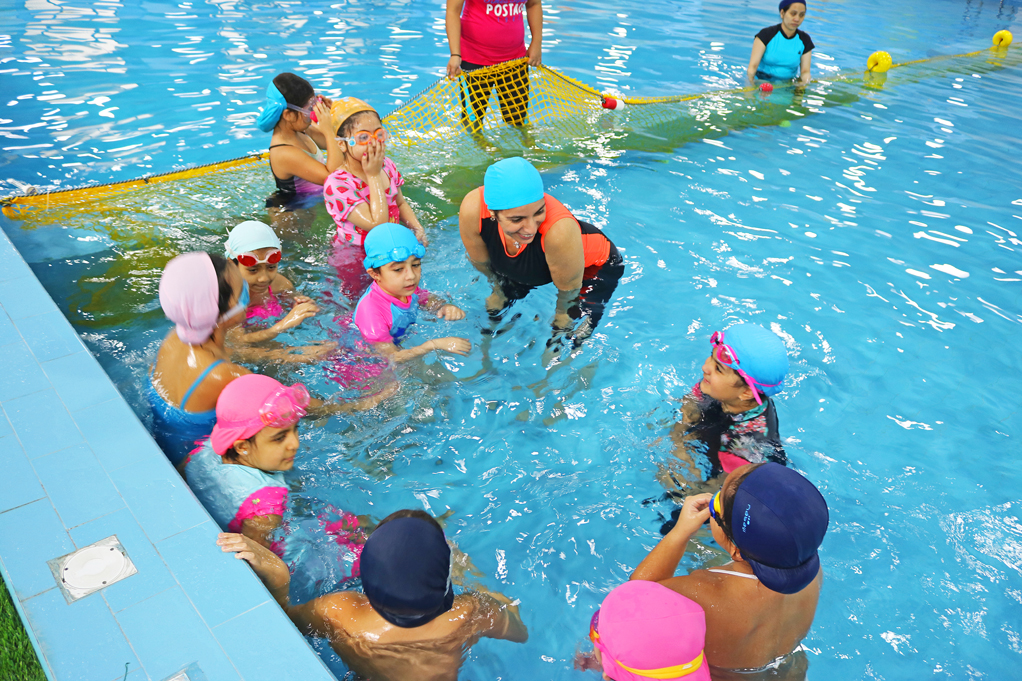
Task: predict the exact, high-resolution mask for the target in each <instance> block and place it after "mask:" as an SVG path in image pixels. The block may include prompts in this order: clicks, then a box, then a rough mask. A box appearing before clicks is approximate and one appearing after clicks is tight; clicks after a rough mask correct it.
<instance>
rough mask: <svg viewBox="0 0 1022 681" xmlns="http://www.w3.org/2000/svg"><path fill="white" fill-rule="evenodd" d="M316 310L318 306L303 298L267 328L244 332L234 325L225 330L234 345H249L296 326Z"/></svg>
mask: <svg viewBox="0 0 1022 681" xmlns="http://www.w3.org/2000/svg"><path fill="white" fill-rule="evenodd" d="M317 312H319V306H318V305H316V303H314V302H312V301H311V300H305V301H304V302H299V303H298V304H297V305H295V306H294V307H293V308H291V311H290V312H288V313H287V314H286V315H284V317H283V318H282V319H280V320H279V321H277V322H276V323H275V324H274V325H273V326H271V327H269V328H267V329H260V330H259V331H247V332H246V331H244V330H243V329H242V328H241V327H239V326H236V327H234V328H233V329H231V330H230V331H228V332H227V337H228V339H230V341H231V343H232V344H234V345H251V344H253V343H262V342H263V341H268V340H273V339H274V338H276V337H277V336H278V335H279V334H281V333H283V332H285V331H287V330H288V329H290V328H292V327H295V326H298V325H299V324H301V323H302V322H303V321H305V320H306V319H308V318H309V317H314V316H315V315H316V313H317Z"/></svg>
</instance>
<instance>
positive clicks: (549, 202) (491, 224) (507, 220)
mask: <svg viewBox="0 0 1022 681" xmlns="http://www.w3.org/2000/svg"><path fill="white" fill-rule="evenodd" d="M458 224H459V228H460V230H461V241H462V243H464V245H465V251H466V253H468V257H469V260H471V261H472V264H473V265H474V266H475V267H476V269H478V270H479V271H480V272H482V273H483V274H485V275H486V276H487V278H488V279H489V280H490V282H491V283H492V284H493V293H492V294H491V295H490V296H489V297H488V298H487V299H486V308H487V310H489V312H490V314H491V316H494V317H496V316H498V315H499V314H500V313H501V311H502V310H504V309H505V308H507V307H509V306H510V305H512V304H513V303H514V302H515V301H516V300H519V299H521V298H524V297H525V296H526V295H527V294H528V293H529V291H531V290H532V289H533V288H535V287H537V286H544V285H546V284H549V283H553V284H554V286H556V287H557V291H558V294H557V305H556V309H555V310H554V318H553V327H554V330H555V334H557V335H560V334H562V333H564V332H568V331H570V332H571V335H572V337H573V339H574V341H575V344H576V345H577V344H578V343H581V341H582V340H584V339H585V338H587V337H588V336H589V335H590V334H591V333H592V332H593V330H594V329H595V328H596V325H597V324H598V323H599V321H600V318H601V317H602V316H603V313H604V310H605V309H606V306H607V303H608V302H609V301H610V298H611V295H612V294H613V293H614V289H615V288H617V283H618V281H619V280H620V278H621V275H622V274H624V269H625V268H624V262H623V260H622V258H621V254H620V253H618V250H617V248H616V247H615V246H614V244H613V243H612V242H611V240H610V239H608V238H607V237H606V235H604V234H603V232H601V231H600V230H599V229H597V228H596V227H594V226H593V225H591V224H589V223H587V222H583V221H581V220H578V219H577V218H576V217H575V216H574V215H572V214H571V211H570V210H568V208H566V207H565V206H564V204H562V203H561V202H560V201H558V200H557V199H555V198H554V197H552V196H550V195H549V194H547V193H546V192H545V191H544V188H543V178H542V177H541V176H540V174H539V171H538V170H536V168H535V167H534V166H533V165H532V164H531V163H529V162H528V161H527V160H525V159H524V158H506V159H504V160H502V161H498V162H497V163H494V164H493V165H491V166H490V167H489V168H487V169H486V175H485V177H484V179H483V186H482V187H479V188H477V189H474V190H472V191H471V192H469V193H468V195H467V196H466V197H465V199H464V200H463V201H462V202H461V211H460V213H459V215H458ZM573 320H581V321H580V322H579V323H578V324H577V326H575V327H574V329H572V327H573V324H574V321H573Z"/></svg>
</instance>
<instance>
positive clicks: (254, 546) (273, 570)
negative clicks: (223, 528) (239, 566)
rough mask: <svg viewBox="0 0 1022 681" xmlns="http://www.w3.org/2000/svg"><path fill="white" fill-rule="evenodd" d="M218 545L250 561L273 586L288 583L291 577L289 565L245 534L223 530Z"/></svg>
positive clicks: (261, 576) (264, 579)
mask: <svg viewBox="0 0 1022 681" xmlns="http://www.w3.org/2000/svg"><path fill="white" fill-rule="evenodd" d="M216 545H217V546H219V547H220V550H221V551H223V552H224V553H234V554H235V555H234V557H235V558H238V559H240V560H246V561H248V564H249V565H251V566H252V569H253V570H255V573H256V574H257V575H259V577H260V578H261V579H262V580H263V581H265V582H268V583H269V585H271V586H273V585H281V584H283V585H286V584H287V583H288V582H289V581H290V579H291V574H290V572H289V571H288V569H287V566H286V565H284V562H283V561H282V560H281V559H280V558H278V557H277V556H276V555H275V554H274V553H273V552H272V551H270V550H269V549H268V548H266V547H265V546H263V545H261V544H260V543H259V542H257V541H255V540H254V539H250V538H248V537H246V536H245V535H243V534H235V533H233V532H221V533H220V534H218V535H217V540H216Z"/></svg>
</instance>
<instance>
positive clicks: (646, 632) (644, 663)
mask: <svg viewBox="0 0 1022 681" xmlns="http://www.w3.org/2000/svg"><path fill="white" fill-rule="evenodd" d="M589 638H590V640H592V642H593V647H594V653H595V656H596V659H597V660H598V661H599V663H600V665H601V667H602V669H603V678H604V679H611V680H612V681H646V680H647V679H673V680H675V681H678V680H681V679H684V681H710V670H709V665H708V664H707V663H706V657H705V655H704V654H703V646H704V641H705V639H706V615H705V614H704V613H703V609H702V608H701V607H699V604H698V603H696V602H695V601H693V600H691V599H689V598H686V597H685V596H682V595H681V594H679V593H677V592H675V591H672V590H671V589H668V588H667V587H665V586H662V585H660V584H657V583H655V582H641V581H632V582H625V583H624V584H622V585H621V586H619V587H617V588H616V589H614V590H613V591H611V592H610V593H609V594H607V597H606V598H605V599H603V604H602V605H601V606H600V609H599V610H597V611H596V612H595V613H593V618H592V620H591V621H590V623H589Z"/></svg>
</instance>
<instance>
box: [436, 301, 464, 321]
mask: <svg viewBox="0 0 1022 681" xmlns="http://www.w3.org/2000/svg"><path fill="white" fill-rule="evenodd" d="M436 314H437V316H438V317H440V319H446V320H447V321H451V322H456V321H458V320H459V319H464V318H465V311H464V310H462V309H461V308H460V307H455V306H454V305H444V306H443V307H441V308H440V310H439V311H438V312H437V313H436Z"/></svg>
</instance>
